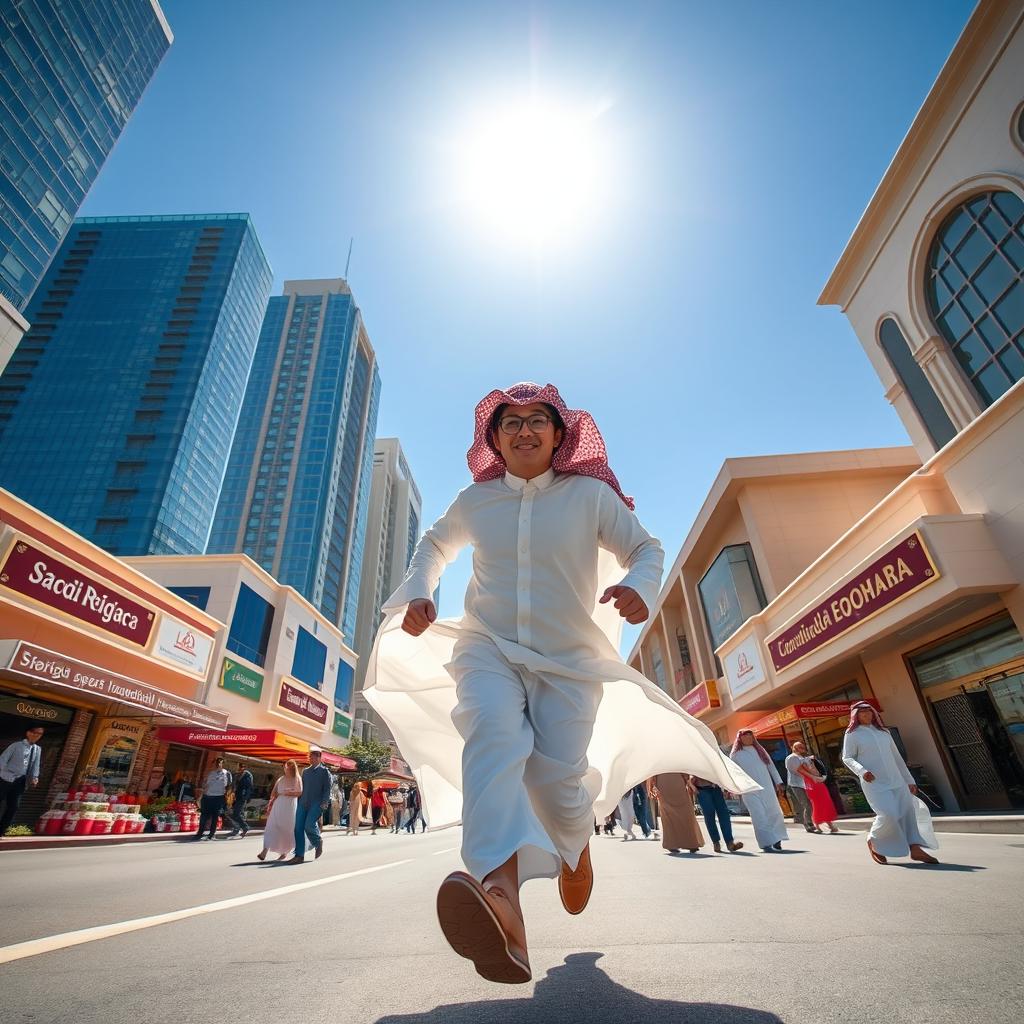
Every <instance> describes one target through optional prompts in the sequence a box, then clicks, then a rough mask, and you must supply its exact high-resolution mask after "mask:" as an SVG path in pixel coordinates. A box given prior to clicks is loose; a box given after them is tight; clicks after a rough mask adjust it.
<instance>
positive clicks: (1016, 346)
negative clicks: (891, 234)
mask: <svg viewBox="0 0 1024 1024" xmlns="http://www.w3.org/2000/svg"><path fill="white" fill-rule="evenodd" d="M925 285H926V287H925V293H926V296H927V301H928V309H929V312H930V313H931V315H932V318H933V319H934V321H935V324H936V326H937V327H938V329H939V331H940V333H941V334H942V336H943V337H944V338H945V339H946V341H947V342H948V343H949V346H950V348H951V349H952V350H953V354H954V355H955V356H956V358H957V360H958V361H959V363H960V365H961V366H962V367H963V369H964V372H965V373H966V374H967V377H968V379H969V380H970V381H971V384H972V385H973V386H974V389H975V390H976V391H977V393H978V396H979V398H980V399H981V401H982V404H984V405H985V406H989V405H991V404H992V403H993V402H994V401H995V400H996V399H997V398H998V397H999V396H1000V395H1002V394H1003V393H1004V392H1005V391H1007V390H1008V389H1009V388H1010V387H1011V386H1012V385H1013V384H1015V383H1016V382H1017V381H1018V380H1020V379H1021V378H1022V377H1024V202H1022V201H1021V200H1020V198H1019V197H1018V196H1016V195H1014V194H1013V193H1012V192H1004V191H993V192H985V193H982V194H981V195H977V196H974V197H973V198H972V199H970V200H969V201H968V202H966V203H964V204H963V205H962V206H960V207H958V208H957V209H956V210H954V211H953V213H951V214H950V215H949V216H948V217H947V218H946V220H945V221H944V222H943V224H942V226H941V227H940V228H939V230H938V233H937V234H936V236H935V241H934V242H933V243H932V248H931V253H930V255H929V259H928V276H927V280H926V282H925Z"/></svg>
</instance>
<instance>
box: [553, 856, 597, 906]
mask: <svg viewBox="0 0 1024 1024" xmlns="http://www.w3.org/2000/svg"><path fill="white" fill-rule="evenodd" d="M593 891H594V868H593V865H592V864H591V863H590V845H589V843H588V844H587V845H586V846H584V847H583V852H582V853H581V854H580V862H579V864H577V865H576V870H575V871H573V870H572V868H570V867H569V865H568V864H566V863H565V861H564V860H563V861H562V873H561V874H560V875H559V876H558V895H559V896H561V897H562V906H563V907H565V909H566V910H567V911H568V912H569V913H570V914H582V913H583V911H584V910H586V909H587V904H588V903H589V902H590V894H591V893H592V892H593Z"/></svg>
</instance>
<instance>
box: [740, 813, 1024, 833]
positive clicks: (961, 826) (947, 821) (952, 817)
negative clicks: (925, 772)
mask: <svg viewBox="0 0 1024 1024" xmlns="http://www.w3.org/2000/svg"><path fill="white" fill-rule="evenodd" d="M874 820H875V819H874V817H873V816H872V817H859V818H836V827H837V828H839V829H840V830H842V829H846V830H848V831H852V832H867V831H868V830H869V829H870V828H871V823H872V821H874ZM733 821H738V822H741V823H742V824H744V825H749V824H750V818H748V817H746V816H744V815H733ZM932 825H933V826H934V827H935V831H936V832H983V833H986V834H988V835H1007V836H1012V835H1021V834H1024V814H999V813H995V814H969V813H968V814H933V815H932ZM800 827H801V826H798V825H795V824H793V822H791V821H787V822H786V828H788V829H799V828H800Z"/></svg>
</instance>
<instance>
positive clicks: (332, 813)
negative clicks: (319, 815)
mask: <svg viewBox="0 0 1024 1024" xmlns="http://www.w3.org/2000/svg"><path fill="white" fill-rule="evenodd" d="M344 802H345V797H344V796H343V794H342V792H341V782H340V781H339V778H338V776H337V775H332V776H331V803H330V806H329V807H328V808H327V811H326V813H325V814H324V824H325V825H340V824H341V812H342V804H343V803H344Z"/></svg>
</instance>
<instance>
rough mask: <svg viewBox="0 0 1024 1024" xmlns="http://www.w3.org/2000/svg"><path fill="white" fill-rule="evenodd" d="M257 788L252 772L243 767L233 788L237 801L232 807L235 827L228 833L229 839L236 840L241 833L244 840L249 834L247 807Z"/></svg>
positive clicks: (232, 819) (232, 818) (235, 800)
mask: <svg viewBox="0 0 1024 1024" xmlns="http://www.w3.org/2000/svg"><path fill="white" fill-rule="evenodd" d="M255 787H256V783H255V780H254V779H253V777H252V772H251V771H249V769H248V768H244V767H243V768H242V770H241V771H240V772H239V773H238V775H237V776H236V777H235V784H234V787H233V789H234V794H235V799H234V803H232V805H231V823H232V825H233V826H234V827H233V828H232V830H231V832H230V833H228V839H234V838H235V836H237V835H238V833H239V832H241V833H242V838H243V839H244V838H245V837H246V836H247V835H248V834H249V823H248V822H247V821H246V820H245V807H246V804H248V803H249V801H250V800H251V799H252V791H253V789H255Z"/></svg>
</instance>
